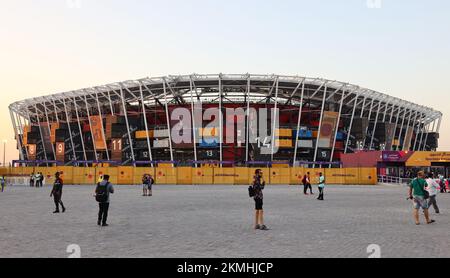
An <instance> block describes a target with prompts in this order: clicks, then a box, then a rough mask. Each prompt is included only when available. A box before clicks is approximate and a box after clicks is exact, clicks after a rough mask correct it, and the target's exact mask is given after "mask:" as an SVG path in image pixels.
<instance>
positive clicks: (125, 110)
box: [120, 84, 170, 166]
mask: <svg viewBox="0 0 450 278" xmlns="http://www.w3.org/2000/svg"><path fill="white" fill-rule="evenodd" d="M120 98H121V99H122V107H123V113H124V115H125V123H126V125H127V134H128V143H129V144H130V150H131V161H132V164H133V166H134V164H135V162H136V159H135V156H134V148H133V140H132V139H131V133H130V122H129V121H128V112H127V106H126V104H125V97H124V95H123V85H122V84H121V85H120ZM169 134H170V132H169Z"/></svg>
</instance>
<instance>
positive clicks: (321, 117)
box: [313, 84, 328, 169]
mask: <svg viewBox="0 0 450 278" xmlns="http://www.w3.org/2000/svg"><path fill="white" fill-rule="evenodd" d="M327 88H328V85H327V84H325V89H324V92H323V100H322V109H321V110H320V121H319V130H318V132H317V139H316V149H315V150H314V164H313V168H314V169H315V168H316V162H317V152H318V151H319V140H320V132H321V131H322V121H323V113H324V111H325V102H326V99H327Z"/></svg>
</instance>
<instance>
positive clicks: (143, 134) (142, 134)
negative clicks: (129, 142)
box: [135, 130, 154, 139]
mask: <svg viewBox="0 0 450 278" xmlns="http://www.w3.org/2000/svg"><path fill="white" fill-rule="evenodd" d="M147 134H148V137H149V138H153V137H154V131H153V130H148V131H145V130H138V131H136V134H135V136H136V139H147Z"/></svg>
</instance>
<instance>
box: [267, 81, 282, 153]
mask: <svg viewBox="0 0 450 278" xmlns="http://www.w3.org/2000/svg"><path fill="white" fill-rule="evenodd" d="M278 78H279V77H277V83H276V85H275V106H274V111H273V124H272V143H271V144H272V151H271V160H272V161H273V158H274V152H275V144H276V140H275V135H276V125H277V109H278V93H279V92H278V89H279V84H280V83H279V79H278ZM269 97H271V96H269Z"/></svg>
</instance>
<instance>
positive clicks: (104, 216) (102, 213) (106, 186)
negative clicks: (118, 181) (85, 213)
mask: <svg viewBox="0 0 450 278" xmlns="http://www.w3.org/2000/svg"><path fill="white" fill-rule="evenodd" d="M110 194H114V187H113V186H112V184H111V183H110V182H109V176H108V175H104V176H103V181H102V182H100V183H98V184H97V188H96V189H95V195H94V196H95V198H96V200H97V202H98V205H99V211H98V221H97V224H98V225H99V226H103V227H107V226H109V225H108V224H107V220H108V211H109V203H110V198H109V195H110Z"/></svg>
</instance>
